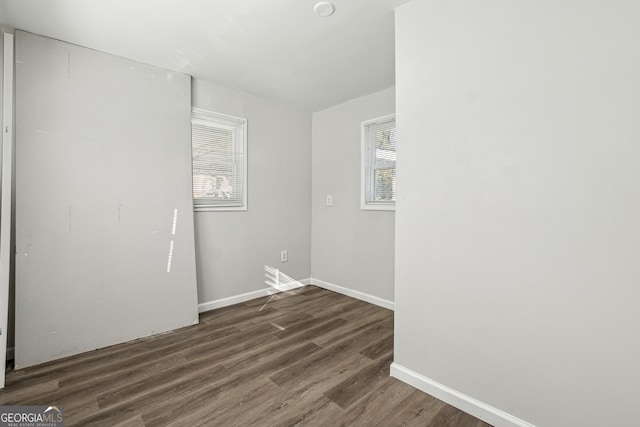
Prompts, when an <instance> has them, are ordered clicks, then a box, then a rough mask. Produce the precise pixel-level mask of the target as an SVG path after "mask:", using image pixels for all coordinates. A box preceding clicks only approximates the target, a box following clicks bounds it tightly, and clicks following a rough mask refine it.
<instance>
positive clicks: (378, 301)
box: [310, 277, 395, 310]
mask: <svg viewBox="0 0 640 427" xmlns="http://www.w3.org/2000/svg"><path fill="white" fill-rule="evenodd" d="M310 284H311V285H314V286H317V287H319V288H323V289H327V290H329V291H333V292H337V293H339V294H343V295H347V296H349V297H352V298H356V299H359V300H362V301H365V302H368V303H371V304H375V305H378V306H380V307H384V308H387V309H389V310H393V309H395V304H394V303H393V301H389V300H386V299H382V298H379V297H376V296H374V295H371V294H367V293H364V292H360V291H356V290H353V289H349V288H345V287H342V286H339V285H335V284H333V283H329V282H325V281H324V280H320V279H316V278H315V277H312V278H311V283H310Z"/></svg>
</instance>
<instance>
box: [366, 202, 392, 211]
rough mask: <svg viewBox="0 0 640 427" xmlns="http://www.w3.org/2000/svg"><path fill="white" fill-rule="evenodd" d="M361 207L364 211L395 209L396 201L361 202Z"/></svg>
mask: <svg viewBox="0 0 640 427" xmlns="http://www.w3.org/2000/svg"><path fill="white" fill-rule="evenodd" d="M360 209H361V210H363V211H395V210H396V205H395V203H393V204H389V203H376V204H374V203H361V204H360Z"/></svg>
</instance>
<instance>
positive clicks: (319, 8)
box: [313, 1, 336, 18]
mask: <svg viewBox="0 0 640 427" xmlns="http://www.w3.org/2000/svg"><path fill="white" fill-rule="evenodd" d="M313 11H314V12H315V13H316V15H318V16H320V17H322V18H326V17H327V16H331V15H333V12H335V11H336V7H335V6H334V5H333V3H331V2H328V1H319V2H318V3H316V5H315V6H314V7H313Z"/></svg>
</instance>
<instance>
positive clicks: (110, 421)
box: [0, 286, 487, 427]
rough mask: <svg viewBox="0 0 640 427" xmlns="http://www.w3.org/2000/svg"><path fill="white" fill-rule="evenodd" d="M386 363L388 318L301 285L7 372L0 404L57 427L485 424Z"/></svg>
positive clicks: (389, 336)
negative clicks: (46, 408)
mask: <svg viewBox="0 0 640 427" xmlns="http://www.w3.org/2000/svg"><path fill="white" fill-rule="evenodd" d="M392 356H393V312H391V311H389V310H385V309H383V308H380V307H377V306H375V305H371V304H368V303H365V302H362V301H359V300H355V299H352V298H349V297H346V296H343V295H340V294H336V293H333V292H330V291H326V290H324V289H320V288H316V287H313V286H307V287H304V288H301V289H296V290H293V291H289V292H286V293H283V294H278V295H276V296H273V297H265V298H260V299H257V300H253V301H249V302H246V303H243V304H237V305H234V306H231V307H225V308H222V309H218V310H214V311H210V312H207V313H203V314H202V315H201V316H200V324H199V325H197V326H191V327H188V328H183V329H181V330H178V331H174V332H170V333H166V334H162V335H158V336H155V337H151V338H147V339H141V340H137V341H133V342H128V343H124V344H119V345H115V346H112V347H108V348H105V349H101V350H96V351H92V352H88V353H84V354H82V355H78V356H73V357H69V358H66V359H62V360H58V361H55V362H51V363H47V364H44V365H39V366H35V367H31V368H27V369H23V370H19V371H13V370H10V371H8V372H7V386H6V388H5V389H4V390H2V391H0V404H2V405H52V404H57V405H62V406H63V407H64V412H65V425H67V426H72V425H81V426H86V425H104V426H167V425H173V426H198V425H205V426H261V427H262V426H289V425H303V426H365V427H369V426H400V425H402V426H449V427H454V426H460V427H482V426H487V424H485V423H483V422H482V421H479V420H478V419H476V418H474V417H472V416H471V415H468V414H466V413H464V412H461V411H459V410H457V409H455V408H453V407H451V406H449V405H447V404H445V403H443V402H442V401H440V400H437V399H435V398H433V397H431V396H429V395H427V394H425V393H423V392H421V391H419V390H416V389H414V388H412V387H410V386H408V385H406V384H404V383H402V382H401V381H398V380H396V379H394V378H391V377H389V364H390V363H391V361H392Z"/></svg>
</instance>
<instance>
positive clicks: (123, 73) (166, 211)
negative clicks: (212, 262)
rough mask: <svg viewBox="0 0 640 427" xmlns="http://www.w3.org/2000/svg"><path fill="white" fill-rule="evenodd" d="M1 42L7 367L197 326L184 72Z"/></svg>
mask: <svg viewBox="0 0 640 427" xmlns="http://www.w3.org/2000/svg"><path fill="white" fill-rule="evenodd" d="M15 42H16V57H15V58H16V80H15V83H16V92H15V94H16V96H15V123H16V139H15V141H16V162H15V165H16V189H15V194H16V217H15V218H16V253H17V254H18V255H17V256H16V265H15V269H16V273H15V274H16V278H15V280H16V342H15V345H16V350H15V365H16V368H22V367H26V366H30V365H33V364H37V363H42V362H45V361H48V360H52V359H56V358H60V357H64V356H69V355H72V354H77V353H81V352H84V351H88V350H93V349H95V348H99V347H104V346H108V345H112V344H115V343H119V342H124V341H128V340H131V339H135V338H139V337H143V336H147V335H153V334H157V333H160V332H164V331H168V330H171V329H176V328H179V327H183V326H189V325H191V324H193V323H197V321H198V314H197V295H196V292H197V289H196V269H195V245H194V235H193V229H194V226H193V211H192V198H191V125H190V123H191V90H190V89H191V80H190V77H189V76H187V75H184V74H180V73H176V72H172V71H167V70H163V69H160V68H157V67H152V66H149V65H144V64H140V63H138V62H134V61H131V60H127V59H124V58H120V57H116V56H112V55H109V54H106V53H101V52H98V51H95V50H91V49H87V48H83V47H80V46H76V45H71V44H68V43H64V42H61V41H57V40H53V39H48V38H45V37H40V36H36V35H33V34H29V33H24V32H21V31H16V40H15Z"/></svg>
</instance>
